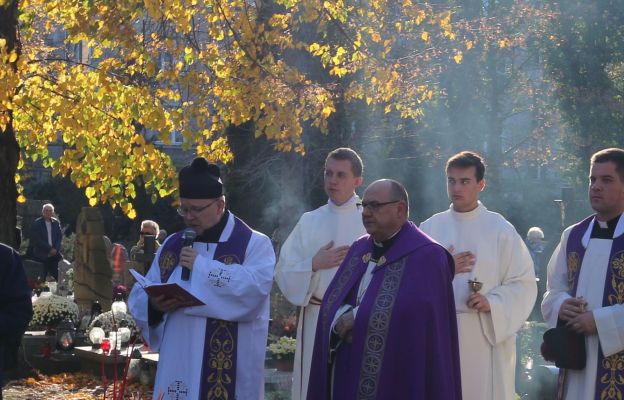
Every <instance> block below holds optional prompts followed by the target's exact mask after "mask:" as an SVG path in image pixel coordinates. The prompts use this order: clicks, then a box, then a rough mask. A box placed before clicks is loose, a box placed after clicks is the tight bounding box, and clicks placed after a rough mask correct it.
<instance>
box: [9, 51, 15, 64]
mask: <svg viewBox="0 0 624 400" xmlns="http://www.w3.org/2000/svg"><path fill="white" fill-rule="evenodd" d="M15 61H17V52H16V51H15V50H13V51H12V52H11V54H10V55H9V62H10V63H14V62H15Z"/></svg>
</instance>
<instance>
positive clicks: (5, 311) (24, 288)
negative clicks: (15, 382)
mask: <svg viewBox="0 0 624 400" xmlns="http://www.w3.org/2000/svg"><path fill="white" fill-rule="evenodd" d="M30 299H31V291H30V287H29V286H28V282H27V280H26V274H25V273H24V268H23V267H22V262H21V260H20V258H19V254H17V252H16V251H15V250H13V249H12V248H10V247H8V246H6V245H4V244H2V243H0V385H1V384H2V379H3V377H2V371H3V370H5V369H7V368H10V367H13V366H14V365H15V363H16V361H17V349H18V347H19V344H20V341H21V338H22V335H23V334H24V331H25V330H26V327H27V326H28V323H29V322H30V319H31V318H32V314H33V310H32V302H31V300H30Z"/></svg>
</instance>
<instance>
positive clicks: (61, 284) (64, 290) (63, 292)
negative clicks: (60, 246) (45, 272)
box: [56, 259, 72, 296]
mask: <svg viewBox="0 0 624 400" xmlns="http://www.w3.org/2000/svg"><path fill="white" fill-rule="evenodd" d="M71 267H72V264H71V263H70V262H69V261H67V260H65V259H62V260H61V261H59V262H58V285H57V287H56V290H57V294H58V295H59V296H67V294H68V293H69V291H70V287H69V277H68V276H67V271H69V269H70V268H71Z"/></svg>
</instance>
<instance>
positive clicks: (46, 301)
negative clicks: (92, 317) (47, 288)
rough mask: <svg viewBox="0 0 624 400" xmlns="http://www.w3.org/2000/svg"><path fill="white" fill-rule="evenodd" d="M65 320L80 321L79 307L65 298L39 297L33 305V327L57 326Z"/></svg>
mask: <svg viewBox="0 0 624 400" xmlns="http://www.w3.org/2000/svg"><path fill="white" fill-rule="evenodd" d="M64 319H70V320H71V321H72V322H73V323H76V321H78V305H77V304H76V303H74V302H73V301H72V300H71V299H69V298H67V297H63V296H56V295H51V296H46V297H39V298H38V299H37V300H35V302H34V303H33V318H32V320H31V321H30V326H31V327H43V326H56V325H57V324H58V323H60V322H61V321H63V320H64Z"/></svg>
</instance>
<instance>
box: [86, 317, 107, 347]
mask: <svg viewBox="0 0 624 400" xmlns="http://www.w3.org/2000/svg"><path fill="white" fill-rule="evenodd" d="M104 335H105V334H104V329H102V327H101V326H100V323H99V321H98V322H96V323H95V324H94V325H93V328H91V330H90V331H89V340H90V341H91V345H92V346H91V348H92V349H94V350H96V349H99V348H100V347H102V340H103V339H104Z"/></svg>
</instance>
